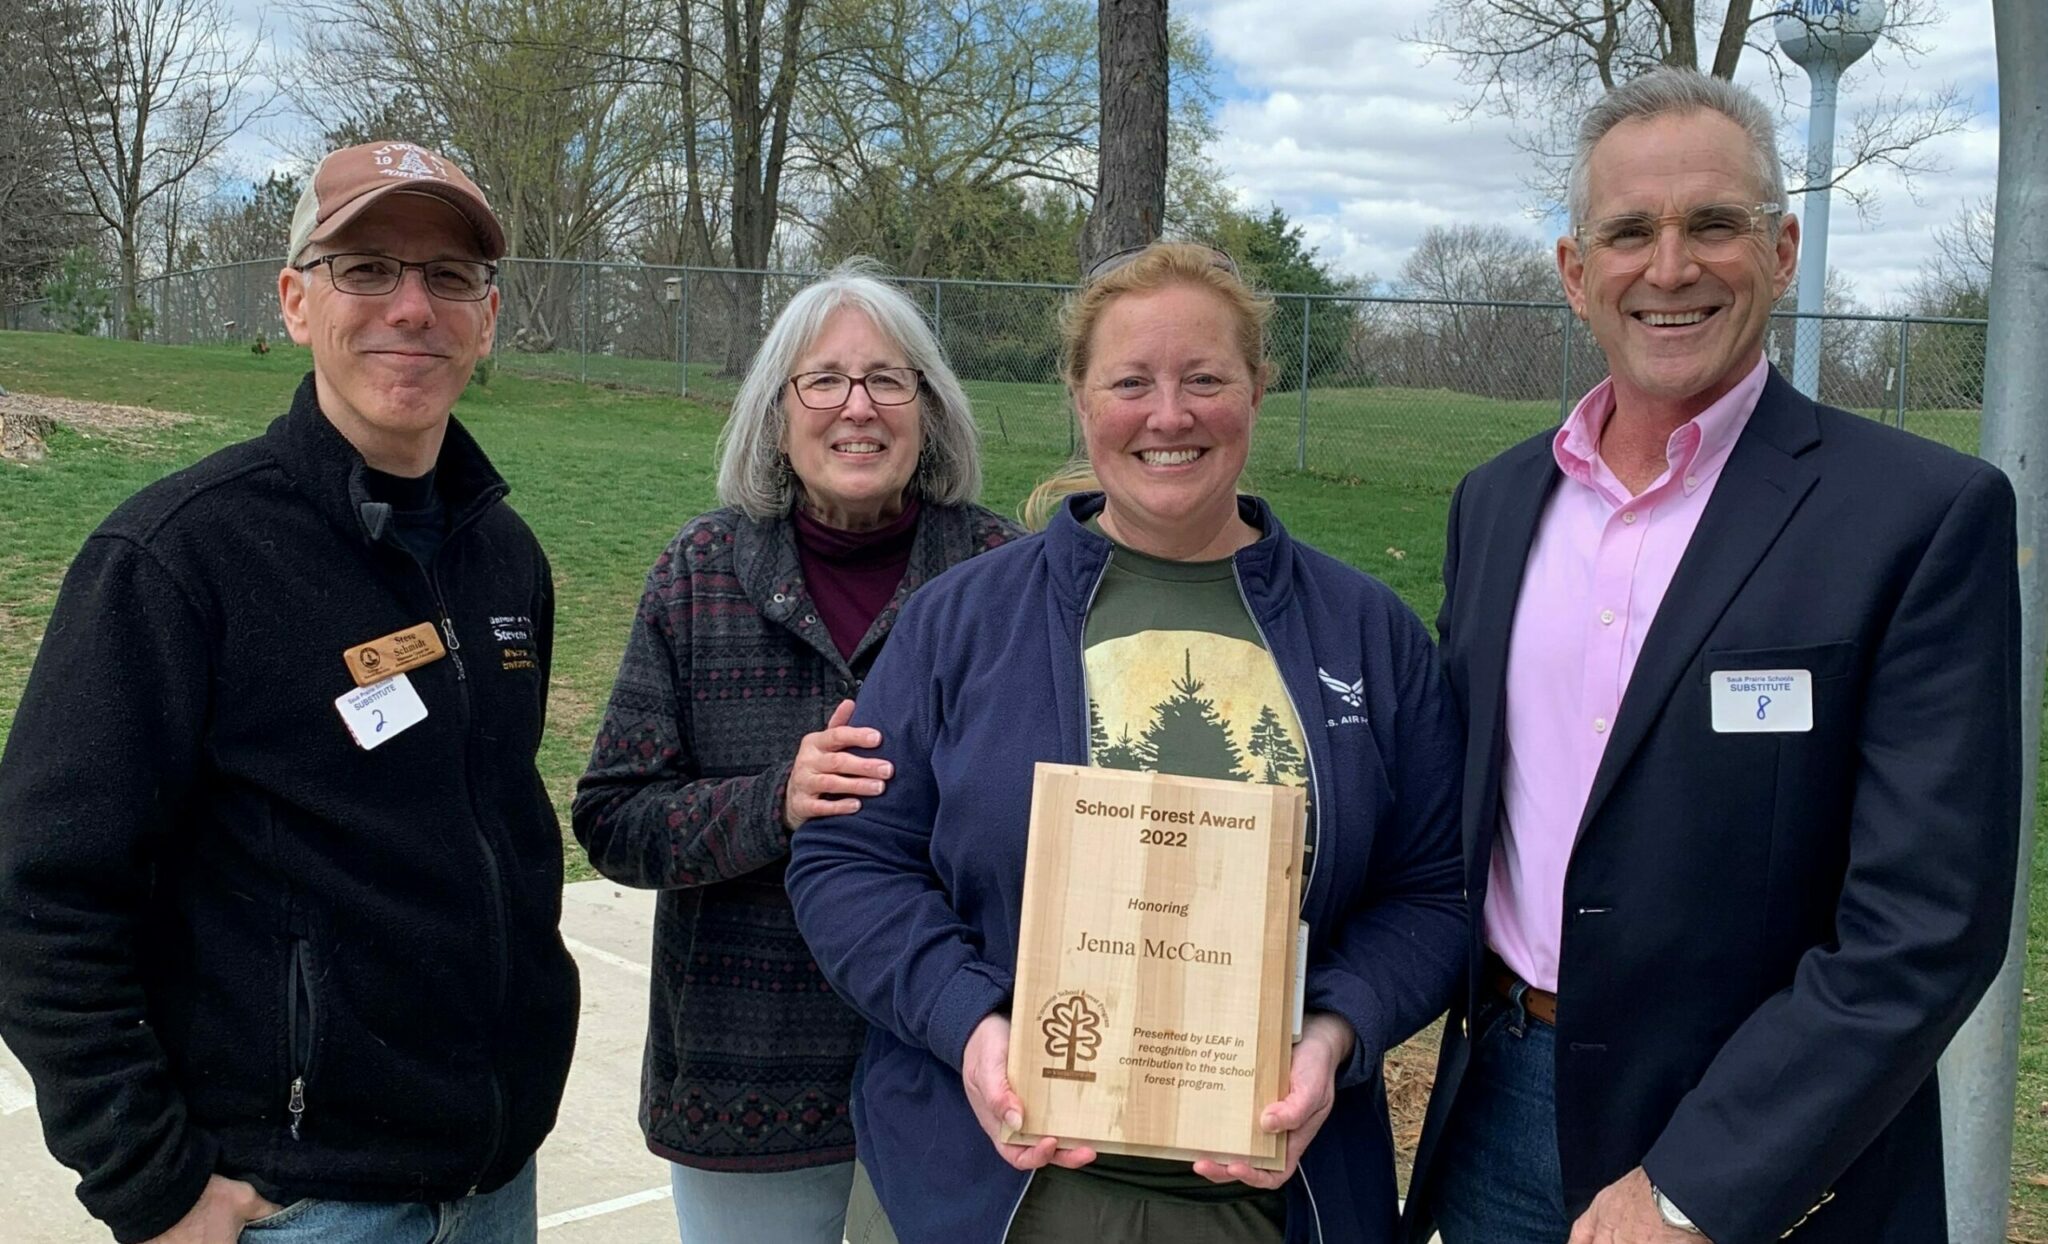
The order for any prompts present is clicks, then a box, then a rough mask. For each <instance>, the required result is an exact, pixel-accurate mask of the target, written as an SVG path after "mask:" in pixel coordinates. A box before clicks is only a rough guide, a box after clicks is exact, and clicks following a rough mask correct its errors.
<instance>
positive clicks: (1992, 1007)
mask: <svg viewBox="0 0 2048 1244" xmlns="http://www.w3.org/2000/svg"><path fill="white" fill-rule="evenodd" d="M1991 19H1992V24H1993V27H1994V35H1995V42H1996V44H1997V49H1998V88H1999V89H1998V200H1997V214H1998V220H1999V223H2000V224H2001V226H2003V227H2002V228H2000V229H1999V231H1998V238H1997V243H1996V249H1995V250H1994V252H1993V256H1992V263H1991V305H1990V314H1989V316H1988V317H1987V318H1988V320H1989V323H1987V324H1986V326H1985V330H1984V372H1983V376H1984V380H1983V409H1984V414H1983V426H1982V428H1981V430H1980V438H1981V439H1980V441H1979V447H1980V453H1981V454H1982V456H1983V457H1984V458H1985V459H1986V460H1988V461H1989V462H1990V463H1991V464H1992V465H1993V466H1995V467H1998V468H1999V469H2000V470H2002V471H2004V472H2005V473H2006V475H2007V477H2009V478H2010V479H2011V480H2012V486H2013V491H2014V493H2015V495H2016V498H2017V501H2018V513H2017V515H2016V522H2017V525H2018V529H2019V587H2020V668H2019V671H2018V672H2019V715H2020V757H2021V762H2020V763H2021V769H2020V795H2021V797H2020V799H2019V800H2018V803H2019V822H2020V823H2019V853H2018V858H2017V859H2015V860H2014V861H2013V864H2014V869H2015V872H2016V875H2017V876H2018V878H2019V885H2018V886H2017V887H2016V892H2015V894H2014V895H2013V906H2012V912H2011V914H2010V924H2009V925H2008V932H2007V940H2006V952H2005V960H2004V963H2003V965H2002V966H2001V967H2000V968H1999V970H1998V976H1997V977H1996V978H1995V979H1994V980H1993V981H1992V982H1991V988H1990V989H1989V991H1987V992H1986V993H1985V995H1984V998H1983V1000H1982V1001H1980V1002H1979V1003H1978V1004H1977V1008H1976V1010H1975V1011H1973V1012H1972V1013H1971V1015H1970V1018H1969V1019H1968V1020H1967V1021H1966V1022H1965V1023H1964V1024H1963V1027H1962V1030H1961V1031H1960V1032H1958V1033H1957V1034H1956V1036H1955V1039H1954V1040H1953V1041H1951V1042H1950V1043H1949V1047H1948V1050H1947V1051H1946V1052H1945V1053H1944V1054H1943V1055H1942V1058H1941V1070H1940V1085H1941V1125H1942V1126H1941V1132H1942V1167H1943V1170H1944V1172H1945V1173H1946V1176H1947V1181H1946V1182H1947V1189H1948V1195H1947V1202H1948V1236H1947V1238H1948V1239H1949V1240H1951V1241H1953V1244H1993V1241H2002V1240H2004V1239H2005V1238H2006V1235H2007V1230H2006V1229H2007V1226H2008V1223H2007V1218H2008V1207H2009V1206H2010V1205H2011V1200H2012V1185H2013V1165H2012V1156H2013V1153H2012V1150H2013V1104H2014V1103H2013V1097H2014V1093H2015V1088H2016V1085H2017V1083H2018V1076H2019V1052H2020V1020H2021V1015H2022V1012H2023V1006H2022V1001H2021V999H2022V996H2023V991H2024V986H2025V971H2024V968H2025V963H2026V957H2027V900H2028V889H2029V883H2030V882H2031V880H2032V879H2033V875H2034V874H2033V866H2034V831H2035V828H2036V825H2035V816H2034V792H2035V781H2036V779H2037V777H2038V775H2039V766H2040V758H2041V750H2040V748H2041V678H2042V663H2043V655H2044V653H2048V644H2044V643H2043V636H2042V624H2043V621H2044V613H2048V576H2044V574H2043V569H2044V568H2043V566H2042V562H2041V557H2040V553H2041V550H2042V547H2043V545H2044V544H2048V474H2044V467H2048V461H2044V460H2048V425H2044V424H2043V423H2042V422H2041V420H2040V418H2039V413H2040V410H2041V406H2042V403H2043V402H2044V401H2048V356H2044V355H2043V353H2042V351H2041V340H2042V337H2043V336H2044V335H2048V194H2044V193H2043V187H2048V132H2044V131H2043V129H2042V127H2041V125H2040V117H2041V116H2042V115H2043V114H2044V113H2048V80H2044V79H2043V78H2042V76H2041V74H2040V72H2039V67H2040V65H2041V63H2042V61H2043V59H2044V58H2048V8H2044V7H2043V6H2041V5H2039V4H2028V3H2015V0H1995V2H1994V3H1993V4H1992V6H1991ZM1948 331H1954V330H1953V329H1949V330H1948Z"/></svg>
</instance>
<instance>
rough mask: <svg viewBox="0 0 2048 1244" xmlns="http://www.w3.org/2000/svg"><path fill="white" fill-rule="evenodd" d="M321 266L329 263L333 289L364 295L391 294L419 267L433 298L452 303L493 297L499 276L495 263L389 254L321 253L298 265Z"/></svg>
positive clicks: (307, 269)
mask: <svg viewBox="0 0 2048 1244" xmlns="http://www.w3.org/2000/svg"><path fill="white" fill-rule="evenodd" d="M322 265H325V266H326V268H327V276H328V279H329V280H331V281H333V282H334V288H336V289H338V290H340V291H341V292H342V293H344V294H356V295H358V296H360V297H364V298H374V297H376V296H377V295H379V294H388V293H390V292H391V291H392V290H394V289H397V288H398V283H399V282H400V281H403V280H404V279H405V271H406V269H408V268H417V269H419V273H420V279H421V280H422V281H424V282H425V283H426V287H427V292H428V293H430V294H432V295H433V296H434V297H436V298H442V299H446V300H447V301H449V302H482V301H483V300H484V299H485V298H487V297H489V296H490V293H491V282H492V281H493V280H494V279H495V278H496V277H497V275H498V269H497V266H496V265H495V264H487V263H483V262H480V261H477V260H469V259H429V260H428V261H427V262H425V263H406V262H405V261H404V260H401V259H393V258H392V257H391V256H389V255H322V256H320V258H318V259H310V260H307V261H306V262H305V263H302V264H298V265H296V266H297V268H298V270H299V271H301V272H310V271H312V270H313V269H315V268H318V267H321V266H322Z"/></svg>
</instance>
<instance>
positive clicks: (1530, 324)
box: [1380, 225, 1562, 398]
mask: <svg viewBox="0 0 2048 1244" xmlns="http://www.w3.org/2000/svg"><path fill="white" fill-rule="evenodd" d="M1400 290H1401V292H1402V293H1403V294H1406V295H1408V296H1410V297H1413V298H1421V299H1430V300H1432V301H1430V302H1424V303H1416V304H1411V305H1407V306H1403V307H1401V308H1400V311H1399V313H1398V314H1397V315H1396V316H1394V317H1392V318H1393V320H1394V324H1393V325H1392V326H1391V327H1392V330H1393V337H1392V340H1390V341H1385V342H1382V343H1380V349H1381V351H1382V354H1383V360H1382V361H1381V363H1380V367H1381V370H1382V371H1384V372H1386V373H1387V374H1388V375H1390V376H1393V377H1395V378H1397V379H1399V381H1400V382H1401V383H1404V384H1409V385H1414V386H1417V387H1421V388H1446V389H1455V390H1457V391H1459V392H1464V393H1477V394H1481V395H1483V396H1487V397H1503V398H1533V397H1540V396H1543V395H1545V394H1547V393H1554V392H1556V389H1557V379H1556V374H1557V373H1556V368H1557V357H1558V348H1557V339H1558V333H1559V330H1560V328H1561V325H1562V321H1560V320H1559V319H1558V317H1557V314H1556V313H1555V312H1554V311H1551V310H1548V309H1535V308H1529V307H1520V306H1502V305H1497V304H1501V303H1522V302H1539V303H1551V302H1555V301H1557V298H1558V282H1557V267H1556V264H1555V261H1554V260H1553V259H1552V257H1551V254H1550V252H1549V250H1548V248H1546V247H1544V246H1543V245H1541V244H1540V243H1537V242H1532V241H1530V240H1529V239H1528V238H1526V237H1524V236H1523V235H1521V234H1518V233H1515V232H1514V231H1513V230H1510V229H1507V228H1505V227H1503V226H1501V225H1455V226H1444V225H1432V226H1431V227H1430V228H1429V229H1428V230H1426V231H1425V232H1424V233H1423V235H1422V238H1421V240H1420V241H1418V242H1417V243H1416V245H1415V249H1414V250H1413V251H1411V252H1410V253H1409V255H1408V259H1407V261H1406V262H1405V263H1403V264H1402V265H1401V278H1400ZM1381 331H1383V332H1384V331H1387V329H1386V328H1382V329H1381Z"/></svg>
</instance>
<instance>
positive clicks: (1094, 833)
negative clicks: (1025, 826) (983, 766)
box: [1004, 764, 1306, 1170]
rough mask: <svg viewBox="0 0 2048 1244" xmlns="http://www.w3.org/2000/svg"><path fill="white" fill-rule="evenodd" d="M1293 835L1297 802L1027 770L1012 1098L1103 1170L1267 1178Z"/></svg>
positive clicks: (1285, 1039) (1290, 1021) (1277, 1087)
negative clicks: (1194, 1167)
mask: <svg viewBox="0 0 2048 1244" xmlns="http://www.w3.org/2000/svg"><path fill="white" fill-rule="evenodd" d="M1305 821H1306V803H1305V800H1304V794H1303V792H1302V791H1301V790H1300V789H1299V788H1298V787H1292V786H1266V785H1258V784H1254V783H1249V782H1226V781H1216V780H1212V779H1208V778H1189V777H1175V776H1171V775H1167V774H1159V773H1141V772H1132V771H1128V770H1122V769H1097V768H1090V767H1087V766H1083V765H1055V764H1040V765H1039V766H1038V769H1037V774H1036V776H1035V778H1034V780H1033V783H1032V791H1031V839H1030V846H1029V849H1028V851H1027V854H1026V857H1025V865H1024V905H1023V926H1022V929H1021V931H1020V932H1019V935H1018V939H1017V985H1016V993H1015V996H1014V999H1013V1002H1012V1009H1011V1014H1010V1063H1009V1072H1010V1084H1011V1087H1013V1088H1014V1089H1015V1090H1016V1091H1017V1095H1018V1096H1019V1097H1021V1098H1023V1100H1024V1126H1023V1127H1021V1128H1019V1129H1017V1130H1016V1132H1015V1133H1013V1134H1010V1135H1006V1136H1005V1137H1004V1139H1005V1140H1010V1141H1012V1142H1013V1143H1027V1142H1029V1141H1031V1140H1035V1139H1037V1138H1039V1137H1041V1136H1057V1137H1059V1138H1060V1140H1061V1141H1062V1142H1063V1143H1068V1144H1071V1143H1075V1142H1085V1143H1087V1144H1088V1145H1089V1146H1090V1147H1092V1148H1095V1149H1098V1150H1103V1151H1106V1152H1110V1153H1128V1154H1137V1155H1140V1156H1143V1157H1156V1158H1174V1159H1180V1160H1186V1161H1193V1160H1194V1159H1196V1158H1203V1157H1210V1158H1214V1157H1226V1158H1247V1159H1249V1160H1250V1161H1251V1164H1252V1165H1253V1166H1255V1167H1258V1168H1260V1169H1262V1170H1278V1169H1279V1168H1280V1167H1281V1166H1282V1165H1284V1154H1285V1148H1286V1143H1287V1138H1286V1136H1285V1135H1284V1134H1283V1135H1269V1134H1267V1133H1266V1132H1264V1131H1261V1130H1260V1128H1259V1113H1260V1112H1261V1111H1262V1110H1264V1109H1265V1107H1266V1106H1267V1105H1268V1104H1270V1103H1272V1102H1276V1101H1278V1100H1280V1099H1281V1098H1282V1097H1285V1096H1286V1095H1287V1072H1288V1062H1289V1059H1290V1057H1291V1055H1292V1052H1293V1047H1292V1033H1293V1027H1294V988H1295V981H1294V975H1295V930H1296V925H1297V922H1298V919H1299V917H1298V911H1299V908H1300V905H1301V904H1300V899H1301V849H1302V834H1303V829H1304V825H1305Z"/></svg>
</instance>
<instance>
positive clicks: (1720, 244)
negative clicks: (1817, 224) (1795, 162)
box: [1572, 203, 1785, 271]
mask: <svg viewBox="0 0 2048 1244" xmlns="http://www.w3.org/2000/svg"><path fill="white" fill-rule="evenodd" d="M1784 210H1785V209H1784V208H1783V207H1782V206H1780V205H1779V204H1776V203H1755V204H1742V203H1709V204H1707V205H1705V206H1704V207H1695V208H1693V209H1692V210H1691V211H1688V212H1674V213H1671V214H1670V215H1665V216H1651V215H1648V214H1647V213H1642V212H1629V213H1625V214H1623V215H1619V216H1608V217H1604V218H1602V219H1600V220H1596V221H1593V222H1591V223H1590V224H1583V225H1580V226H1579V227H1578V228H1577V229H1575V230H1573V231H1572V236H1573V237H1575V238H1577V239H1578V241H1579V246H1580V248H1581V249H1582V250H1584V251H1585V252H1586V254H1587V256H1588V257H1589V258H1590V257H1591V256H1592V254H1593V253H1594V252H1596V251H1606V252H1607V253H1608V255H1609V259H1608V262H1609V264H1611V265H1612V266H1614V267H1616V268H1619V269H1621V270H1623V271H1632V270H1634V269H1636V268H1641V267H1645V266H1647V265H1648V264H1649V262H1650V256H1652V255H1654V254H1656V253H1657V239H1658V238H1659V237H1660V236H1662V234H1663V232H1664V227H1665V226H1666V225H1677V226H1678V228H1679V237H1680V238H1681V239H1682V240H1683V241H1684V244H1685V251H1686V253H1687V254H1688V255H1691V256H1692V257H1693V258H1694V259H1697V260H1699V261H1700V262H1702V263H1715V262H1718V261H1720V260H1724V259H1733V258H1735V257H1736V256H1737V255H1740V254H1741V253H1742V248H1743V247H1744V246H1745V245H1746V244H1747V243H1748V242H1749V240H1750V239H1751V238H1753V237H1755V236H1756V235H1757V234H1759V233H1761V232H1763V230H1764V228H1765V227H1766V226H1767V225H1769V224H1770V223H1771V222H1772V221H1773V220H1775V219H1776V218H1777V217H1778V215H1779V213H1781V212H1783V211H1784Z"/></svg>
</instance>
